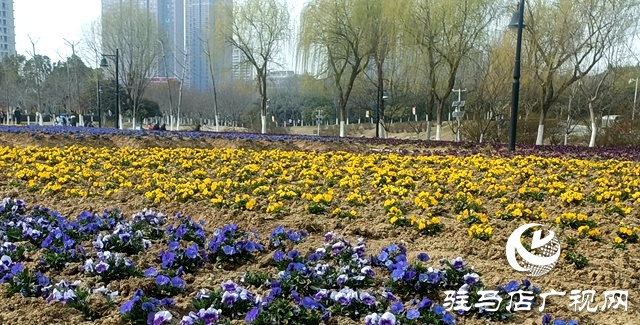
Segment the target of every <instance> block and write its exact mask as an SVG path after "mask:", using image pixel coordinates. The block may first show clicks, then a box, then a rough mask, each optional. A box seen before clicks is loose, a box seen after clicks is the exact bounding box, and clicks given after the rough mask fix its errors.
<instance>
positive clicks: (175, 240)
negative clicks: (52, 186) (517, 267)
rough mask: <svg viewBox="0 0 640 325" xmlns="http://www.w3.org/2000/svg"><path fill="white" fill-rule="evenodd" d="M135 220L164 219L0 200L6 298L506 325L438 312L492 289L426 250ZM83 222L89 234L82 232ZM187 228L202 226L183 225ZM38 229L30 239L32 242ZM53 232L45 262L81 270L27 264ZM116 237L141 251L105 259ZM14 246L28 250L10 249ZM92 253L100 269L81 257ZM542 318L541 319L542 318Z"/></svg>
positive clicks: (207, 320)
mask: <svg viewBox="0 0 640 325" xmlns="http://www.w3.org/2000/svg"><path fill="white" fill-rule="evenodd" d="M114 211H115V210H114ZM142 215H143V216H145V220H164V218H163V215H162V214H160V213H156V212H153V211H144V212H142V213H140V214H136V216H135V217H134V218H131V219H130V218H126V217H125V216H123V215H121V214H118V213H117V212H115V213H114V212H113V211H106V212H105V213H104V214H102V215H97V214H90V213H86V212H85V213H82V214H81V215H80V216H79V218H78V220H79V221H75V220H71V221H70V219H71V218H68V217H62V216H60V215H59V214H57V213H56V212H54V211H51V210H49V209H46V208H42V207H35V208H31V209H30V208H28V207H27V206H26V205H25V203H24V202H23V201H22V200H17V199H10V198H7V199H4V200H3V201H2V203H0V224H1V225H2V229H6V230H4V231H2V232H0V237H1V238H3V239H2V243H1V244H2V247H6V250H5V251H3V255H2V257H1V258H0V261H1V263H0V275H2V280H0V282H1V283H3V284H4V287H5V288H4V290H5V296H6V297H10V296H13V295H20V296H22V297H39V298H42V299H43V300H42V303H43V304H44V303H46V304H56V303H58V304H60V305H66V307H61V308H73V309H75V310H78V312H81V313H82V315H83V316H84V318H85V319H86V320H88V321H99V320H100V319H101V318H103V317H106V316H108V315H111V314H114V313H115V312H116V310H117V312H118V313H119V314H120V316H119V321H120V322H121V323H132V324H175V323H177V321H178V320H180V324H185V325H186V324H228V323H230V322H231V321H234V320H244V321H245V322H247V323H250V324H273V323H274V322H275V323H276V324H280V323H283V322H284V321H287V322H288V324H301V325H302V324H304V325H310V324H320V323H336V321H337V322H338V323H342V322H343V320H346V319H349V320H351V322H355V323H361V324H362V323H364V324H376V325H383V324H419V323H428V324H455V323H456V320H458V321H460V320H461V319H466V318H476V317H479V318H486V319H493V320H505V319H508V318H509V317H511V312H510V311H509V310H508V309H507V308H506V307H505V304H503V305H502V307H499V308H497V310H496V311H488V310H487V309H482V308H480V309H478V310H472V309H470V310H468V311H464V312H457V313H455V314H452V313H451V312H449V311H447V310H446V308H445V306H446V305H445V306H443V305H442V296H443V293H444V292H445V291H446V290H459V289H460V290H465V291H467V292H469V294H470V296H471V298H470V299H469V303H470V304H474V303H476V302H478V299H479V297H480V296H479V295H478V292H479V291H481V290H484V289H485V288H488V287H489V286H490V284H486V283H483V281H482V278H481V276H480V275H479V274H478V273H476V271H474V269H473V268H472V267H470V266H468V265H467V264H466V263H465V262H464V261H463V260H462V258H456V259H454V260H451V261H446V260H444V259H441V260H440V261H439V262H435V263H434V262H432V261H431V259H430V257H429V255H428V253H426V252H420V253H418V254H417V255H416V256H412V255H410V254H408V251H407V248H406V247H405V246H403V245H397V244H391V245H389V246H386V247H384V248H382V249H381V250H380V251H379V252H372V251H371V250H369V249H368V247H367V242H366V241H365V240H363V239H362V238H360V239H357V241H356V242H355V243H352V242H351V241H350V240H349V239H347V238H344V237H341V236H339V235H338V234H335V233H333V232H329V233H327V234H325V236H324V241H323V243H322V244H321V245H320V246H319V247H316V248H315V249H314V250H312V251H311V252H310V253H307V254H304V253H301V252H300V251H299V250H298V249H297V247H298V246H299V245H301V244H302V243H304V242H305V241H306V240H307V239H309V235H308V233H306V232H305V231H296V230H294V229H289V230H286V231H285V228H284V227H277V228H276V229H275V230H273V231H272V232H270V234H269V235H268V236H264V237H262V236H260V235H259V234H257V233H255V232H254V231H251V230H241V229H239V228H238V226H237V225H235V224H229V225H226V226H224V227H223V228H219V229H216V230H214V231H213V233H207V232H206V231H204V230H203V229H202V228H200V229H199V230H196V232H199V233H200V234H201V235H202V236H203V238H204V239H206V242H207V243H208V244H206V245H202V244H198V243H195V242H194V241H192V240H191V239H194V237H189V236H187V233H188V231H180V232H181V233H182V235H181V236H176V235H175V232H174V231H173V229H176V227H174V226H173V225H169V226H167V227H166V232H165V233H164V235H161V236H159V237H156V238H154V239H150V237H149V238H147V237H145V235H144V234H143V232H142V231H140V230H138V231H134V230H133V224H134V223H137V222H140V221H139V220H140V219H141V217H140V216H142ZM87 220H90V222H87ZM128 220H132V221H128ZM177 221H179V222H180V223H179V226H178V227H177V229H180V228H181V227H183V226H184V225H185V224H189V223H190V221H189V219H188V218H186V217H183V216H180V215H178V220H177ZM18 224H21V225H23V226H22V227H23V228H22V229H23V232H22V234H21V235H20V236H18V237H15V238H13V239H12V240H13V242H12V241H9V236H8V232H9V229H12V227H14V225H18ZM89 224H91V225H95V227H87V225H89ZM199 224H201V223H196V225H199ZM45 225H46V226H45ZM149 227H155V228H157V227H160V228H161V227H162V226H160V225H151V224H150V225H149ZM194 227H195V228H196V229H197V228H198V227H199V226H192V227H191V228H192V229H193V228H194ZM184 228H190V227H184ZM35 229H39V230H38V231H37V232H38V235H37V236H35V237H34V236H33V232H34V231H35ZM88 229H94V230H98V231H89V230H88ZM200 230H202V231H200ZM160 233H162V232H160ZM52 235H53V236H54V237H56V238H66V239H63V240H62V242H63V244H62V246H61V247H60V248H59V249H57V250H56V251H55V252H54V253H45V254H52V255H54V257H56V258H59V259H60V260H61V261H60V263H62V262H64V264H63V265H64V267H70V266H72V265H77V264H80V265H82V268H81V269H82V273H75V274H64V275H63V274H61V273H59V272H54V271H53V270H52V268H51V266H50V265H49V264H47V263H40V264H33V263H30V262H29V258H28V257H27V255H31V253H36V254H37V253H38V252H40V253H42V250H40V249H39V247H38V244H40V246H42V247H45V246H46V247H50V246H48V245H47V244H46V242H47V241H48V238H51V236H52ZM109 236H111V237H109ZM116 236H117V238H118V240H120V241H122V242H125V243H126V242H130V241H132V240H134V239H133V238H135V237H136V236H140V237H141V238H142V239H141V240H142V241H144V242H145V243H147V244H145V245H144V247H143V248H142V249H140V250H130V249H125V250H123V253H111V252H109V251H106V250H104V249H105V246H104V245H103V244H102V243H104V242H105V238H107V237H109V238H114V237H116ZM71 238H75V240H74V239H71ZM262 238H264V239H262ZM76 241H77V242H76ZM107 241H109V240H108V239H107ZM167 241H169V243H168V244H166V242H167ZM76 243H78V244H82V247H89V248H88V249H87V250H86V251H83V254H82V255H77V254H74V253H73V252H75V251H76V247H78V246H76ZM16 245H20V246H21V247H24V248H25V249H24V250H22V251H18V250H17V247H18V246H16ZM156 245H157V246H161V247H163V248H162V251H161V253H160V254H159V255H158V257H157V258H156V259H151V260H149V261H148V262H147V263H144V264H143V265H138V266H136V265H134V264H133V263H132V262H131V260H130V258H131V259H133V258H135V257H136V256H140V255H145V254H148V253H147V252H145V249H149V248H150V247H152V246H156ZM205 246H206V247H205ZM114 247H117V245H116V246H114ZM165 249H166V250H165ZM94 254H95V255H96V256H97V261H96V260H94V259H93V258H91V257H89V256H93V255H94ZM74 255H75V256H79V257H78V260H76V259H70V258H69V256H74ZM261 257H267V258H268V262H267V266H266V267H264V268H261V269H260V270H259V271H245V272H243V275H242V277H241V278H240V279H228V280H226V281H224V282H222V283H219V285H218V286H217V288H215V289H213V290H209V289H203V288H199V287H197V286H194V285H193V283H187V282H186V281H185V280H184V279H185V278H186V277H187V273H194V272H197V271H198V270H199V269H204V268H207V267H208V266H209V265H211V266H214V267H216V266H218V267H230V266H231V267H233V268H238V269H240V270H242V268H244V267H245V265H247V264H250V263H252V262H254V261H256V260H257V259H259V258H261ZM141 269H146V271H144V272H141V271H140V270H141ZM136 277H137V278H140V279H144V278H146V279H149V280H151V281H149V282H146V283H147V284H145V285H144V286H143V287H141V288H134V289H135V291H134V292H133V294H132V295H120V294H119V292H118V291H116V290H113V289H111V287H115V286H117V284H118V283H120V282H122V281H124V280H129V279H131V278H136ZM92 278H96V280H97V281H92V280H91V279H92ZM85 283H93V284H92V285H88V284H85ZM496 289H497V291H498V292H499V293H500V295H502V296H503V298H507V297H509V293H510V292H514V291H516V290H531V291H532V292H534V293H536V294H537V293H540V289H539V288H537V287H534V286H533V285H532V284H531V283H530V282H529V281H528V280H523V281H522V282H521V283H519V282H516V281H511V282H509V283H505V284H504V286H498V287H497V288H496ZM98 298H99V299H104V300H105V301H106V302H107V303H108V306H110V308H107V309H102V310H96V309H95V305H94V304H93V303H92V301H94V299H98ZM175 299H181V300H182V301H184V300H185V299H191V300H192V302H191V306H190V307H188V309H189V311H188V312H186V313H185V311H184V308H178V307H177V305H176V300H175ZM534 300H536V301H537V298H534ZM549 319H550V316H548V315H547V316H544V318H543V321H544V320H546V321H548V320H549ZM554 324H556V323H554ZM570 324H575V323H570Z"/></svg>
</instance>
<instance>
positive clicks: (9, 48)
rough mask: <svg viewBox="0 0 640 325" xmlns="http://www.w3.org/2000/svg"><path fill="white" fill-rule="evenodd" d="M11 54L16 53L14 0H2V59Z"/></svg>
mask: <svg viewBox="0 0 640 325" xmlns="http://www.w3.org/2000/svg"><path fill="white" fill-rule="evenodd" d="M9 55H16V31H15V22H14V19H13V0H0V61H1V60H2V58H3V57H5V56H9Z"/></svg>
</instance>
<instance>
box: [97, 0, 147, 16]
mask: <svg viewBox="0 0 640 325" xmlns="http://www.w3.org/2000/svg"><path fill="white" fill-rule="evenodd" d="M113 5H119V6H120V8H122V9H123V10H126V9H127V7H126V6H133V5H138V6H140V7H141V8H146V9H147V10H149V11H150V12H152V13H156V12H157V8H158V0H102V13H104V12H105V11H107V9H109V8H110V7H111V6H113Z"/></svg>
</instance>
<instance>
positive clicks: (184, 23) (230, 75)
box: [0, 0, 247, 91]
mask: <svg viewBox="0 0 640 325" xmlns="http://www.w3.org/2000/svg"><path fill="white" fill-rule="evenodd" d="M0 1H2V0H0ZM232 1H233V0H102V12H103V13H104V12H105V11H106V10H107V9H108V8H111V6H114V5H119V6H120V8H121V9H122V10H126V9H127V6H133V5H137V6H140V7H143V8H147V10H149V12H150V13H151V14H153V16H154V17H155V19H156V22H157V24H158V30H159V32H160V36H161V38H162V42H163V44H164V53H165V55H164V59H163V55H162V54H161V55H159V59H158V63H157V69H156V70H155V72H154V75H155V76H156V77H169V78H172V77H178V78H179V77H182V75H183V72H186V73H185V86H187V87H189V88H191V89H194V90H200V91H207V90H209V89H211V86H212V82H211V71H213V74H214V76H215V80H216V84H222V83H228V82H231V81H232V80H233V79H234V76H236V75H237V76H236V77H238V76H239V77H241V78H244V75H246V73H247V72H246V71H241V69H238V68H237V67H235V66H234V63H235V62H236V61H237V60H238V59H237V57H239V55H238V53H236V52H234V51H233V50H232V48H231V47H230V46H229V45H227V44H224V42H222V41H220V40H219V41H217V43H216V40H215V38H213V37H211V36H212V34H211V33H212V32H213V28H214V26H215V24H216V17H215V13H214V9H215V6H216V5H218V4H219V3H223V2H225V3H227V4H231V3H232ZM158 48H160V43H158ZM209 57H211V58H213V60H212V64H211V66H210V65H209ZM185 58H186V60H185ZM184 69H186V71H183V70H184Z"/></svg>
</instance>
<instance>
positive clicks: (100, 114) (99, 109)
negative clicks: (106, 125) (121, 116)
mask: <svg viewBox="0 0 640 325" xmlns="http://www.w3.org/2000/svg"><path fill="white" fill-rule="evenodd" d="M100 94H102V86H100V80H98V127H99V128H101V127H102V104H101V102H100Z"/></svg>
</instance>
